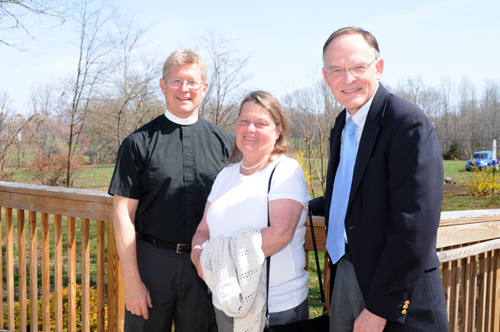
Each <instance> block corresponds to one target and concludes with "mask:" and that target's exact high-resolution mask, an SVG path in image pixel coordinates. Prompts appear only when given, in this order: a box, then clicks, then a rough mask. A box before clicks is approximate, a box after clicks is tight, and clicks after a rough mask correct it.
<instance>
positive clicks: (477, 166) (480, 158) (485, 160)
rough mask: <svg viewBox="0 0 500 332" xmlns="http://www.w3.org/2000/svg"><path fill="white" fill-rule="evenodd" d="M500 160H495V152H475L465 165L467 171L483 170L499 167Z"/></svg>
mask: <svg viewBox="0 0 500 332" xmlns="http://www.w3.org/2000/svg"><path fill="white" fill-rule="evenodd" d="M497 165H498V159H493V151H479V152H474V154H473V155H472V158H470V159H469V161H467V163H465V170H466V171H475V170H479V171H480V170H483V169H487V168H493V167H497Z"/></svg>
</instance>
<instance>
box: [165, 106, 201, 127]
mask: <svg viewBox="0 0 500 332" xmlns="http://www.w3.org/2000/svg"><path fill="white" fill-rule="evenodd" d="M165 116H166V117H167V119H169V120H170V121H172V122H173V123H177V124H179V125H181V126H188V125H192V124H193V123H195V122H196V121H198V114H196V116H195V117H192V118H189V119H183V118H179V117H178V116H176V115H173V114H172V113H170V111H169V110H168V109H167V110H166V111H165Z"/></svg>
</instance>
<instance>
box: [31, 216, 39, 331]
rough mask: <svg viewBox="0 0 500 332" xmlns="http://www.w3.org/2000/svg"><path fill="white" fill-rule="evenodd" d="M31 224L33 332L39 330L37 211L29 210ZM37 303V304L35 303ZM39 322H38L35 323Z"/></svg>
mask: <svg viewBox="0 0 500 332" xmlns="http://www.w3.org/2000/svg"><path fill="white" fill-rule="evenodd" d="M29 225H30V303H31V306H30V322H32V323H31V332H37V331H38V261H37V258H38V253H37V225H36V212H35V211H30V212H29ZM34 304H36V305H34ZM35 322H37V324H35Z"/></svg>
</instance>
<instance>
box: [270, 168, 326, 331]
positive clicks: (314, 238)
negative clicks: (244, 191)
mask: <svg viewBox="0 0 500 332" xmlns="http://www.w3.org/2000/svg"><path fill="white" fill-rule="evenodd" d="M278 164H279V163H278ZM278 164H276V166H278ZM276 166H274V169H273V171H272V172H271V175H270V176H269V184H268V186H267V194H268V195H269V191H270V190H271V181H272V179H273V174H274V171H275V170H276ZM308 210H309V209H308ZM309 223H310V225H311V235H312V240H313V246H314V255H315V257H316V269H317V271H318V280H319V290H320V294H321V304H322V305H323V315H326V314H328V310H327V309H326V304H325V303H326V299H325V291H324V289H323V282H322V281H321V268H320V264H319V258H318V247H317V245H316V236H315V235H314V226H313V221H312V212H311V210H309ZM267 226H268V227H269V226H271V222H270V217H269V197H268V199H267ZM266 261H267V276H266V279H267V282H266V327H269V320H270V316H269V301H268V300H269V275H270V271H271V256H268V257H267V258H266Z"/></svg>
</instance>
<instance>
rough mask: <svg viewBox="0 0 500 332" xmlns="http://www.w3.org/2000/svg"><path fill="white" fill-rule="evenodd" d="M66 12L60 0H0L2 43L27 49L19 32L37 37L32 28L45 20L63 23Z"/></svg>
mask: <svg viewBox="0 0 500 332" xmlns="http://www.w3.org/2000/svg"><path fill="white" fill-rule="evenodd" d="M64 13H65V8H64V6H63V4H62V3H60V2H59V1H58V0H0V43H1V44H4V45H6V46H10V47H15V48H17V49H19V50H25V49H24V46H23V43H22V37H20V36H19V34H18V32H19V33H20V35H21V36H28V37H30V38H31V39H35V38H36V37H35V34H34V33H33V31H32V30H36V27H38V25H40V24H42V23H43V22H44V21H51V22H52V23H53V24H55V25H60V24H63V23H64V21H65V18H64ZM35 25H36V27H34V26H35Z"/></svg>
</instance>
